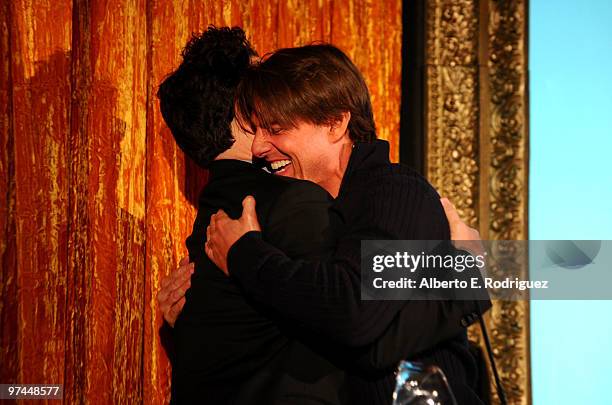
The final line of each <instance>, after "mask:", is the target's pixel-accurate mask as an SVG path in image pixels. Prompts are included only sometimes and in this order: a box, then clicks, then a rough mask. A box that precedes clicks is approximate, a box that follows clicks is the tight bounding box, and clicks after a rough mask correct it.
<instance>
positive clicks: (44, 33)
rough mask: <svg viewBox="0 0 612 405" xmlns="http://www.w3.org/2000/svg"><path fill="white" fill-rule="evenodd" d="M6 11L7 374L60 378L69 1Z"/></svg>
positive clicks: (24, 5)
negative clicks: (10, 317) (10, 365)
mask: <svg viewBox="0 0 612 405" xmlns="http://www.w3.org/2000/svg"><path fill="white" fill-rule="evenodd" d="M57 6H59V7H58V8H56V7H57ZM7 11H8V15H9V19H10V21H9V22H8V27H9V30H10V35H9V38H10V42H9V46H10V55H9V61H8V64H9V66H10V72H11V83H10V85H11V89H10V91H11V98H12V100H11V112H10V120H11V123H10V126H11V132H12V134H11V135H10V136H11V137H12V151H11V154H12V157H13V159H14V160H13V161H12V165H13V173H12V174H11V176H12V178H11V179H10V180H9V181H12V182H14V183H13V187H14V189H13V190H14V198H15V199H14V205H12V209H13V212H12V213H10V216H11V217H12V219H14V221H15V234H14V237H15V245H14V252H13V253H12V254H14V255H15V263H13V266H14V267H13V268H12V269H9V271H10V272H11V273H12V274H11V275H10V276H9V277H12V280H11V282H14V283H15V284H16V291H15V293H16V296H15V297H14V298H15V299H16V301H17V305H16V307H17V308H16V309H17V317H16V324H12V323H11V324H9V325H7V326H8V327H9V328H12V327H14V326H16V327H17V338H18V341H17V344H16V347H15V348H14V350H16V352H17V353H16V358H17V363H18V370H16V374H15V375H13V376H11V377H12V378H11V380H12V379H13V378H14V379H16V380H17V381H16V382H19V381H57V382H63V379H64V353H65V339H64V331H65V300H66V266H67V260H68V257H67V222H68V218H67V210H66V207H67V200H68V187H69V184H68V165H67V156H68V130H69V110H70V108H69V106H70V81H69V77H70V56H69V52H70V39H71V23H70V22H71V18H72V13H71V2H70V1H62V0H60V1H56V2H51V1H40V2H38V4H36V6H34V5H32V4H30V3H29V2H26V1H19V0H16V1H12V2H10V5H9V7H8V10H7ZM34 39H35V40H34ZM3 298H4V297H3Z"/></svg>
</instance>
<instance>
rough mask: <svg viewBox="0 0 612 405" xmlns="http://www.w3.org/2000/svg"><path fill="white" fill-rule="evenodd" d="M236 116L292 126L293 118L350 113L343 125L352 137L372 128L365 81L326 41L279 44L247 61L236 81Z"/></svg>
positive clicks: (369, 133)
mask: <svg viewBox="0 0 612 405" xmlns="http://www.w3.org/2000/svg"><path fill="white" fill-rule="evenodd" d="M236 110H237V116H238V121H239V123H240V125H241V126H242V127H243V128H245V129H247V130H248V129H250V130H253V129H254V128H255V124H254V123H253V118H254V117H255V118H256V119H257V121H258V124H259V126H260V127H262V128H266V129H268V130H271V129H272V126H274V125H278V126H280V127H281V128H294V127H296V126H297V124H298V122H299V121H306V122H309V123H312V124H315V125H330V124H333V123H334V122H336V121H338V120H340V119H341V117H342V114H343V113H346V112H350V113H351V118H350V121H349V124H348V130H349V135H350V138H351V140H353V141H354V142H372V141H374V140H375V139H376V128H375V124H374V116H373V114H372V104H371V102H370V94H369V92H368V87H367V86H366V84H365V81H364V80H363V77H362V75H361V73H360V72H359V69H357V67H356V66H355V65H354V64H353V62H351V60H350V59H349V58H348V57H347V56H346V55H345V54H344V53H343V52H342V51H341V50H340V49H338V48H336V47H335V46H332V45H328V44H314V45H306V46H301V47H298V48H285V49H279V50H277V51H276V52H274V53H272V54H271V55H269V56H268V57H267V58H266V59H265V60H264V61H263V62H261V63H259V64H258V65H254V66H252V67H251V68H250V69H249V70H248V71H247V73H246V74H245V76H244V77H243V80H242V81H241V83H240V85H239V86H238V91H237V99H236Z"/></svg>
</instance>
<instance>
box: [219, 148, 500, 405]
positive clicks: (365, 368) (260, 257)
mask: <svg viewBox="0 0 612 405" xmlns="http://www.w3.org/2000/svg"><path fill="white" fill-rule="evenodd" d="M388 156H389V149H388V144H387V143H386V142H384V141H377V142H376V143H374V144H357V145H356V146H355V148H354V149H353V152H352V154H351V158H350V160H349V164H348V167H347V170H346V173H345V175H344V178H343V181H342V185H341V187H340V191H339V195H338V197H337V198H336V200H335V201H334V203H333V205H332V209H331V212H332V214H333V215H332V217H331V220H332V227H333V228H334V233H335V234H336V237H337V239H338V240H337V244H336V249H335V253H334V255H333V257H331V258H328V259H321V260H295V259H292V258H290V257H288V256H287V255H285V254H284V252H283V251H282V249H278V248H277V247H275V246H274V245H273V244H270V243H266V242H265V241H264V240H262V239H261V235H260V234H259V233H258V232H250V233H248V234H246V235H245V236H243V237H242V238H241V239H240V240H238V242H237V243H236V244H234V246H233V247H232V248H231V249H230V251H229V255H228V267H229V271H230V274H231V275H232V276H233V277H235V278H236V279H237V280H238V281H239V282H240V284H241V285H242V286H243V287H244V289H245V291H247V292H248V294H249V295H250V296H251V297H252V298H253V299H254V300H255V301H257V302H259V303H262V304H263V305H265V306H266V307H268V308H272V309H274V310H275V311H278V312H280V313H281V315H282V316H284V317H285V318H286V319H288V320H290V321H291V322H299V323H300V324H303V325H305V326H306V327H307V328H309V329H310V330H312V331H314V332H315V333H317V334H319V335H321V336H325V337H327V338H328V339H330V340H333V341H335V342H337V343H338V344H341V345H345V346H350V347H355V348H359V347H365V348H370V350H368V351H366V352H365V353H364V354H363V355H362V356H358V355H356V356H355V357H354V358H355V359H357V360H358V363H359V364H356V365H354V366H353V367H352V368H351V369H350V373H349V374H350V378H351V382H350V386H351V394H352V399H351V401H352V403H358V404H361V403H363V404H390V403H391V400H392V399H391V394H392V391H393V387H394V377H393V370H394V368H395V366H396V364H397V362H398V361H399V360H401V359H406V358H410V359H420V360H424V361H426V362H433V363H436V364H438V365H439V366H440V367H441V368H442V369H443V370H444V371H445V372H446V374H447V377H448V379H449V381H450V383H451V386H452V388H453V390H454V391H455V395H456V396H457V397H458V400H459V403H460V404H477V403H479V399H478V398H477V396H476V395H475V394H474V392H473V390H474V388H475V387H474V384H475V381H476V380H477V375H476V374H477V367H476V364H475V362H474V359H473V357H472V355H471V354H470V352H469V349H468V346H467V338H466V329H465V327H466V325H468V324H470V323H472V322H473V321H474V320H475V319H476V316H475V315H476V313H478V312H482V311H483V310H487V309H488V308H489V307H490V303H489V302H488V301H486V302H483V303H482V304H481V305H480V306H478V305H476V303H475V302H472V301H408V302H406V301H362V300H361V273H360V265H361V263H360V241H361V240H364V239H399V240H448V239H449V238H450V231H449V226H448V222H447V220H446V216H445V214H444V210H443V208H442V206H441V204H440V201H439V196H438V194H437V193H436V191H435V190H434V189H433V188H432V187H431V186H430V185H429V183H427V181H426V180H425V179H423V178H422V177H421V176H420V175H418V174H417V173H415V172H414V171H412V170H410V169H408V168H407V167H405V166H401V165H393V164H391V163H390V162H389V158H388ZM372 347H374V349H373V350H372Z"/></svg>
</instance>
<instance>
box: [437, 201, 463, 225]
mask: <svg viewBox="0 0 612 405" xmlns="http://www.w3.org/2000/svg"><path fill="white" fill-rule="evenodd" d="M440 202H441V203H442V207H443V208H444V213H445V214H446V219H447V220H448V223H449V224H455V223H457V222H461V218H459V213H458V212H457V209H456V208H455V206H454V205H453V203H452V202H450V200H449V199H448V198H440Z"/></svg>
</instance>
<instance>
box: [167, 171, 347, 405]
mask: <svg viewBox="0 0 612 405" xmlns="http://www.w3.org/2000/svg"><path fill="white" fill-rule="evenodd" d="M247 195H252V196H254V197H255V199H256V206H257V215H258V218H259V221H260V224H261V226H262V229H263V232H264V234H263V237H264V238H265V239H266V240H268V241H269V242H270V243H273V244H274V245H275V246H279V247H281V248H282V249H283V250H284V251H285V252H286V253H287V254H288V255H289V256H290V257H293V258H311V259H314V258H319V257H322V256H323V255H325V254H327V253H329V249H330V248H331V246H332V245H333V240H332V234H331V231H330V227H329V215H328V208H329V206H330V203H331V198H330V197H329V195H328V194H327V192H325V191H324V190H323V189H322V188H320V187H318V186H316V185H315V184H313V183H310V182H307V181H300V180H295V179H289V178H283V177H278V176H272V175H270V174H268V173H265V172H264V171H262V170H260V169H257V168H255V167H254V166H253V165H251V164H250V163H247V162H241V161H237V160H219V161H215V162H213V163H212V165H211V167H210V178H209V182H208V184H207V185H206V186H205V188H204V190H203V191H202V194H201V196H200V200H199V209H198V215H197V218H196V221H195V224H194V226H193V233H192V235H191V236H190V237H189V238H188V240H187V247H188V250H189V257H190V259H191V260H192V261H194V262H195V272H194V275H193V276H192V285H191V288H190V289H189V290H188V291H187V293H186V304H185V306H184V308H183V311H182V312H181V314H180V316H179V318H178V319H177V321H176V324H175V328H174V332H173V334H174V336H173V337H174V346H175V358H174V360H173V368H172V403H177V404H179V403H180V404H183V403H188V404H193V403H202V404H229V403H235V404H240V405H242V404H281V403H284V404H292V403H304V404H315V403H317V404H318V403H325V404H339V403H343V400H342V398H341V396H342V395H345V396H346V393H343V392H342V387H343V382H344V373H343V372H341V371H339V370H338V369H337V368H336V367H335V366H333V365H332V364H331V363H330V362H328V361H327V360H326V359H325V358H323V357H322V356H320V355H319V354H317V353H315V352H314V351H312V350H311V349H309V347H307V346H305V345H303V344H302V343H300V342H298V341H297V340H296V339H294V335H295V331H294V328H293V327H286V328H283V326H282V325H281V326H278V325H277V323H274V322H273V321H271V320H270V319H272V318H273V317H274V311H270V310H266V309H264V308H261V307H258V305H257V304H255V303H253V302H249V301H248V299H247V298H245V294H243V292H242V291H241V289H240V288H239V286H238V285H237V284H236V283H235V282H234V280H232V279H231V278H228V277H227V276H225V275H224V274H223V273H222V272H221V271H220V270H219V269H218V268H217V267H216V266H215V265H214V264H213V263H212V262H211V261H210V260H209V259H208V257H207V256H206V254H205V253H204V243H205V241H206V227H207V226H208V223H209V221H210V217H211V215H212V214H213V213H215V212H216V211H217V210H218V209H223V210H225V211H226V212H227V213H228V215H229V216H231V217H233V218H237V217H239V216H240V215H241V213H242V205H241V203H242V200H243V198H244V197H245V196H247Z"/></svg>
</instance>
